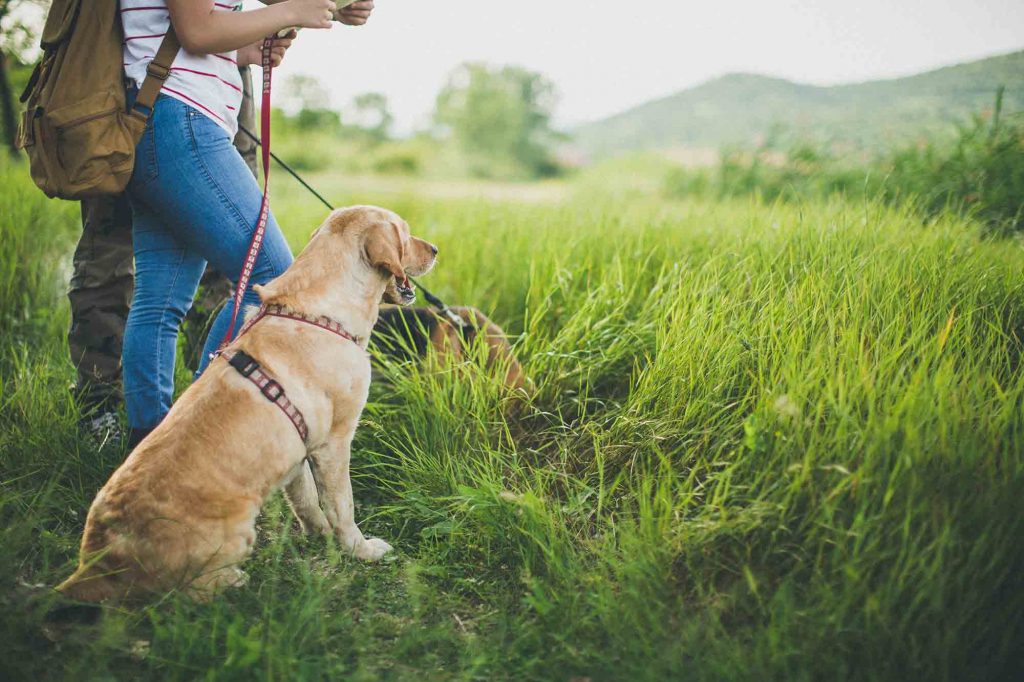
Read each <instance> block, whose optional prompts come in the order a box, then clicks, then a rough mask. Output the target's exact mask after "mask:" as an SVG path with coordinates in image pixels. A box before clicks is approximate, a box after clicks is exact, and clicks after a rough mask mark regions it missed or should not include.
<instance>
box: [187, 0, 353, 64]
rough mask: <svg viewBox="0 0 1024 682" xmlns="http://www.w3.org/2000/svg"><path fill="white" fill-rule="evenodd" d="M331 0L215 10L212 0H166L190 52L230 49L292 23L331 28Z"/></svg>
mask: <svg viewBox="0 0 1024 682" xmlns="http://www.w3.org/2000/svg"><path fill="white" fill-rule="evenodd" d="M334 7H335V5H334V3H333V2H332V1H331V0H284V2H278V3H275V4H274V5H272V6H270V7H264V8H261V9H256V10H252V11H249V12H216V11H214V9H213V0H167V9H168V10H169V11H170V14H171V23H172V24H173V26H174V31H175V33H177V35H178V40H179V41H180V42H181V46H182V47H183V48H185V50H187V51H188V52H191V53H193V54H213V53H215V52H231V51H232V50H237V49H239V48H243V47H246V46H248V45H251V44H252V43H255V42H256V41H257V40H261V39H262V38H263V37H264V36H268V35H270V34H272V33H276V32H277V31H280V30H282V29H285V28H289V27H291V26H302V27H303V28H330V27H331V19H333V16H334V14H333V12H334Z"/></svg>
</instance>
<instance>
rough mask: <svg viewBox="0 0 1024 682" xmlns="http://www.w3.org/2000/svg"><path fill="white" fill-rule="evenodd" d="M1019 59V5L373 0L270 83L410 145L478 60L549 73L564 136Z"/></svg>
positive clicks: (1004, 0)
mask: <svg viewBox="0 0 1024 682" xmlns="http://www.w3.org/2000/svg"><path fill="white" fill-rule="evenodd" d="M251 6H258V5H256V4H255V3H254V2H253V0H246V7H247V8H248V7H251ZM1021 48H1024V0H855V1H853V2H850V1H849V0H846V1H842V0H817V1H815V0H759V1H758V0H719V1H717V2H703V3H696V2H686V1H683V0H646V2H634V3H630V2H622V1H618V2H613V1H612V0H550V1H549V2H532V3H525V2H522V3H516V2H507V1H506V2H502V1H501V0H433V1H424V0H377V9H376V11H375V13H374V16H373V18H372V19H371V21H370V23H369V24H367V25H366V26H364V27H360V28H349V27H345V26H340V25H337V26H336V27H335V28H334V29H332V30H330V31H304V32H303V33H301V34H300V36H299V40H298V41H297V42H296V44H295V46H294V47H293V48H292V50H291V51H290V52H289V53H288V55H287V57H286V58H285V62H284V64H283V65H282V67H281V68H280V70H279V71H275V75H278V74H280V76H281V77H282V78H283V77H284V76H285V75H287V74H289V73H305V74H309V75H314V76H316V77H317V78H319V79H320V81H321V82H323V83H324V85H326V86H327V87H328V89H329V90H330V91H331V93H332V98H333V104H334V105H335V106H337V107H341V106H343V105H344V104H346V103H347V102H348V101H349V100H350V99H351V97H352V96H353V95H355V94H358V93H360V92H367V91H371V90H373V91H379V92H383V93H385V94H386V95H387V96H388V98H389V100H390V102H391V107H392V110H393V112H394V114H395V117H396V120H397V125H396V129H397V130H398V131H399V132H407V131H409V130H412V129H415V128H417V127H420V126H423V125H425V124H426V123H427V122H428V121H429V116H430V112H431V110H432V109H433V103H434V97H435V95H436V94H437V92H438V90H439V89H440V88H441V86H442V84H443V83H444V81H445V78H446V76H447V74H448V72H449V71H451V69H453V68H454V67H455V66H456V65H458V64H459V63H461V62H464V61H470V60H473V61H476V60H482V61H487V62H491V63H495V64H505V63H509V64H517V65H521V66H526V67H528V68H530V69H533V70H536V71H540V72H542V73H543V74H545V75H546V76H547V77H549V78H550V79H552V80H553V81H554V83H555V84H556V86H557V87H558V91H559V93H560V95H561V96H560V100H559V106H558V110H557V121H558V123H560V124H562V125H570V124H573V123H578V122H582V121H587V120H592V119H596V118H601V117H603V116H606V115H608V114H612V113H615V112H618V111H621V110H623V109H626V108H629V107H631V106H633V105H635V104H639V103H641V102H644V101H647V100H649V99H652V98H655V97H659V96H663V95H668V94H671V93H673V92H676V91H678V90H681V89H683V88H686V87H689V86H692V85H696V84H698V83H700V82H702V81H705V80H707V79H709V78H712V77H715V76H719V75H722V74H725V73H729V72H733V71H745V72H754V73H762V74H767V75H772V76H781V77H784V78H789V79H792V80H797V81H801V82H809V83H818V84H832V83H843V82H851V81H860V80H871V79H875V78H883V77H890V76H900V75H906V74H911V73H916V72H919V71H924V70H928V69H931V68H935V67H938V66H944V65H947V64H954V63H958V62H962V61H970V60H973V59H978V58H981V57H986V56H989V55H993V54H999V53H1004V52H1010V51H1013V50H1017V49H1021Z"/></svg>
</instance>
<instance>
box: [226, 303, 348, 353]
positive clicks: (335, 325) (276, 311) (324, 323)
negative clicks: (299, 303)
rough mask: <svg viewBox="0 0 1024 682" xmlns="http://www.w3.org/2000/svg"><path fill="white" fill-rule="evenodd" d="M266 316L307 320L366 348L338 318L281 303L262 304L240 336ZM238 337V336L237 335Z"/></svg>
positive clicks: (299, 320)
mask: <svg viewBox="0 0 1024 682" xmlns="http://www.w3.org/2000/svg"><path fill="white" fill-rule="evenodd" d="M264 317H283V318H285V319H286V320H295V321H296V322H305V323H306V324H311V325H313V326H314V327H319V328H320V329H324V330H326V331H329V332H331V333H332V334H336V335H338V336H340V337H341V338H343V339H348V340H349V341H351V342H352V343H354V344H356V345H357V346H359V347H360V348H365V345H364V344H363V343H362V340H361V339H360V338H359V337H358V336H353V335H352V334H349V333H348V332H347V331H345V328H344V327H342V326H341V323H340V322H338V321H336V320H332V319H331V318H329V317H327V316H326V315H321V316H320V317H314V316H312V315H306V314H304V313H297V312H294V311H291V310H288V309H287V308H285V307H284V306H281V305H263V306H260V309H259V310H258V311H257V312H256V314H255V315H253V316H252V317H251V318H250V319H249V320H248V321H247V322H246V323H245V326H244V327H242V329H241V331H239V332H238V336H239V337H240V336H242V334H244V333H246V332H247V331H249V329H250V328H251V327H252V326H253V325H254V324H256V323H257V322H259V321H260V320H262V319H263V318H264ZM236 338H238V337H236Z"/></svg>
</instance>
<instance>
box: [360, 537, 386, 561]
mask: <svg viewBox="0 0 1024 682" xmlns="http://www.w3.org/2000/svg"><path fill="white" fill-rule="evenodd" d="M393 549H394V548H393V547H392V546H391V545H389V544H388V543H386V542H384V541H383V540H381V539H380V538H370V539H369V540H363V541H362V542H361V543H359V544H358V545H357V546H356V548H355V555H356V558H357V559H362V560H363V561H379V560H380V559H381V558H382V557H383V556H384V555H385V554H387V553H388V552H390V551H391V550H393Z"/></svg>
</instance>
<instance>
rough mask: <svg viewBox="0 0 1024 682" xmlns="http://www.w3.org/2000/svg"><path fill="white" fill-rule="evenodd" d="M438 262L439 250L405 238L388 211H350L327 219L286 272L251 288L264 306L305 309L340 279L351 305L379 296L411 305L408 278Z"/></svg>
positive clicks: (398, 221) (406, 231)
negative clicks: (346, 287) (268, 281)
mask: <svg viewBox="0 0 1024 682" xmlns="http://www.w3.org/2000/svg"><path fill="white" fill-rule="evenodd" d="M436 257H437V247H435V246H434V245H433V244H430V243H428V242H426V241H424V240H422V239H419V238H418V237H413V236H412V235H411V234H409V225H408V224H407V223H406V222H405V221H404V220H402V219H401V218H400V217H399V216H398V215H396V214H395V213H393V212H392V211H389V210H387V209H383V208H377V207H376V206H352V207H350V208H342V209H337V210H335V211H333V212H332V213H331V215H330V216H328V218H327V220H325V221H324V222H323V224H322V225H320V227H318V228H317V230H316V231H315V232H314V233H313V237H312V239H310V242H309V245H308V246H307V247H306V248H305V249H304V250H303V251H302V253H301V254H299V256H298V258H296V259H295V263H294V264H293V265H292V266H291V267H290V268H288V271H287V272H285V273H284V274H283V275H282V276H280V277H278V278H277V279H275V280H274V281H272V282H270V283H269V284H267V285H266V286H256V287H253V288H254V289H255V290H256V291H257V292H258V293H259V295H260V297H261V298H262V299H263V302H264V303H277V304H280V305H284V306H286V307H295V308H297V309H304V305H306V303H304V301H308V299H309V298H310V297H312V298H314V299H315V298H316V297H318V296H322V295H324V294H325V293H326V292H327V291H328V289H329V288H330V287H331V286H333V285H332V282H337V281H338V277H339V276H341V277H342V278H343V279H344V280H345V281H346V282H348V285H347V286H348V287H350V288H348V289H346V290H345V292H344V293H343V296H344V298H346V300H349V301H350V302H355V301H363V300H364V299H365V298H366V296H370V297H371V299H374V303H375V304H376V302H377V300H376V299H377V297H378V296H380V297H381V299H382V300H383V302H385V303H397V304H399V305H409V304H410V303H412V302H413V301H414V300H415V299H416V292H415V289H413V287H412V283H411V282H410V281H409V277H418V276H420V275H425V274H426V273H427V272H429V271H430V269H431V268H432V267H434V261H435V260H436ZM378 292H383V293H378ZM336 293H338V292H336Z"/></svg>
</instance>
